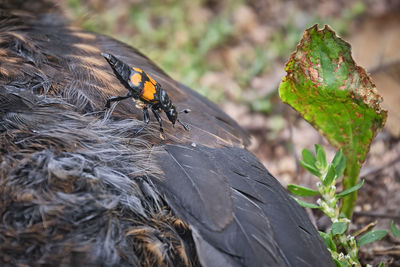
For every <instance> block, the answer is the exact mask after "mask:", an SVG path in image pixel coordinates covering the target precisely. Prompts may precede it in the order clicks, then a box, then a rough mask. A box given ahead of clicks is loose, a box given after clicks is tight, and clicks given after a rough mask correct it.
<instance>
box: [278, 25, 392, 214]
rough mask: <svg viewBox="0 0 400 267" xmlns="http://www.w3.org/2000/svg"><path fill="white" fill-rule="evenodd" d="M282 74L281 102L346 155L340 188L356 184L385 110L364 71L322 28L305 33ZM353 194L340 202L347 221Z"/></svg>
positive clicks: (343, 44) (345, 47)
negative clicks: (342, 185) (295, 111)
mask: <svg viewBox="0 0 400 267" xmlns="http://www.w3.org/2000/svg"><path fill="white" fill-rule="evenodd" d="M285 70H286V72H287V75H286V77H284V78H283V80H282V82H281V84H280V86H279V95H280V97H281V99H282V101H283V102H285V103H288V104H289V105H290V106H292V107H293V108H294V109H295V110H297V111H298V112H299V113H300V114H301V115H302V116H303V118H304V119H305V120H307V121H308V122H309V123H311V124H312V125H313V126H314V127H315V128H316V129H317V130H318V131H319V132H320V133H321V134H322V135H324V136H325V137H326V138H327V140H328V141H329V142H330V143H331V144H332V145H334V146H335V147H337V148H339V149H340V148H342V149H343V154H344V155H345V156H346V161H347V168H346V170H345V179H344V188H345V189H348V188H351V187H353V186H354V185H356V184H357V180H358V175H359V172H360V168H361V165H362V163H363V162H364V160H365V156H366V154H367V152H368V150H369V147H370V144H371V142H372V139H373V138H374V137H375V136H376V134H377V132H378V131H379V130H380V129H381V128H382V127H383V125H384V123H385V121H386V117H387V112H386V111H385V110H382V109H381V107H380V103H381V102H382V97H381V96H380V95H379V94H378V92H377V90H376V87H375V85H374V83H373V82H372V81H371V79H370V77H369V76H368V74H367V73H366V71H365V70H364V69H363V68H362V67H360V66H357V65H356V63H355V62H354V60H353V58H352V57H351V49H350V45H349V44H348V43H346V42H345V41H343V40H342V39H340V38H339V37H337V36H336V34H335V32H334V31H333V30H332V29H330V28H329V26H325V28H324V29H318V26H317V25H314V26H313V27H311V28H309V29H307V30H306V31H305V32H304V34H303V38H302V40H301V41H300V43H299V45H298V46H297V50H296V51H295V52H294V53H293V54H292V55H291V56H290V58H289V61H288V63H287V64H286V68H285ZM355 197H356V193H355V192H353V194H351V196H348V197H347V198H345V199H344V202H343V207H342V210H343V211H344V212H345V213H346V215H347V217H349V218H351V214H352V210H353V207H354V201H355Z"/></svg>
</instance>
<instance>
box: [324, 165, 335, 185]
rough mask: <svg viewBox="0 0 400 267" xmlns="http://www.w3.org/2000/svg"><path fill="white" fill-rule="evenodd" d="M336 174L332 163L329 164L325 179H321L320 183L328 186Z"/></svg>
mask: <svg viewBox="0 0 400 267" xmlns="http://www.w3.org/2000/svg"><path fill="white" fill-rule="evenodd" d="M335 176H336V170H335V167H334V166H333V165H331V166H329V169H328V172H327V173H326V176H325V179H324V180H323V181H322V184H323V185H324V186H329V185H330V184H332V182H333V180H334V179H335Z"/></svg>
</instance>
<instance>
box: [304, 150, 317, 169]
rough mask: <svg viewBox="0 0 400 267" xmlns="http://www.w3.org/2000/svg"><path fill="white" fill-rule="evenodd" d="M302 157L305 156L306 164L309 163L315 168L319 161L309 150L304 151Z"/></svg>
mask: <svg viewBox="0 0 400 267" xmlns="http://www.w3.org/2000/svg"><path fill="white" fill-rule="evenodd" d="M301 154H302V156H303V160H304V162H305V163H307V164H308V165H310V166H315V162H316V161H317V160H316V159H315V157H314V155H313V153H311V151H310V150H308V149H306V148H305V149H303V151H302V152H301Z"/></svg>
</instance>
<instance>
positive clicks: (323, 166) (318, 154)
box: [315, 144, 328, 170]
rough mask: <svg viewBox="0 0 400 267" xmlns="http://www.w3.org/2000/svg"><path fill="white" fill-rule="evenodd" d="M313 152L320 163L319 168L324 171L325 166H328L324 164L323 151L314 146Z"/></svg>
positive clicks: (319, 147)
mask: <svg viewBox="0 0 400 267" xmlns="http://www.w3.org/2000/svg"><path fill="white" fill-rule="evenodd" d="M315 152H316V154H317V160H318V162H319V163H320V166H321V168H322V169H324V170H325V169H326V166H327V165H328V164H327V163H326V155H325V150H324V149H323V148H322V146H320V145H318V144H315Z"/></svg>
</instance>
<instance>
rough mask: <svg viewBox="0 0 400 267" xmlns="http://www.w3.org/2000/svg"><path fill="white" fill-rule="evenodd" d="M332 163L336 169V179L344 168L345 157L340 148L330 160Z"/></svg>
mask: <svg viewBox="0 0 400 267" xmlns="http://www.w3.org/2000/svg"><path fill="white" fill-rule="evenodd" d="M332 165H333V166H334V167H335V170H336V179H337V178H340V177H341V176H342V175H343V172H344V169H346V157H345V156H344V154H343V152H342V150H341V149H340V150H339V151H338V152H337V153H336V154H335V157H334V158H333V160H332Z"/></svg>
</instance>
